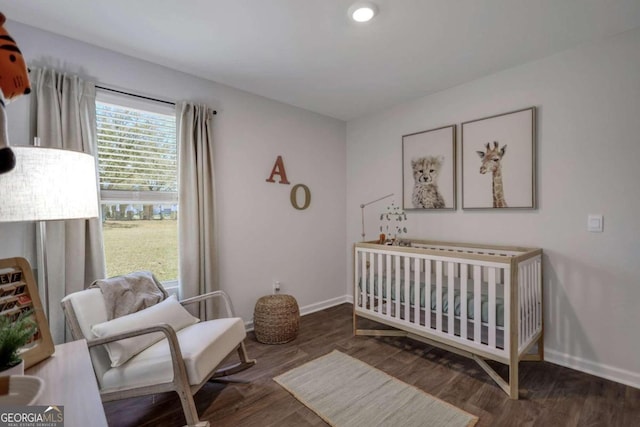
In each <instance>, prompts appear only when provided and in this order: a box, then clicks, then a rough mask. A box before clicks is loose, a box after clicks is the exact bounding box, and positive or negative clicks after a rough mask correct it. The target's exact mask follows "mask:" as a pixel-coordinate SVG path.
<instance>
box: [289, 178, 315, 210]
mask: <svg viewBox="0 0 640 427" xmlns="http://www.w3.org/2000/svg"><path fill="white" fill-rule="evenodd" d="M300 187H302V188H303V189H304V205H302V207H300V205H298V188H300ZM310 204H311V191H309V187H307V186H306V185H304V184H296V185H294V186H293V188H292V189H291V205H293V207H294V208H296V209H298V210H300V211H301V210H304V209H307V208H308V207H309V205H310Z"/></svg>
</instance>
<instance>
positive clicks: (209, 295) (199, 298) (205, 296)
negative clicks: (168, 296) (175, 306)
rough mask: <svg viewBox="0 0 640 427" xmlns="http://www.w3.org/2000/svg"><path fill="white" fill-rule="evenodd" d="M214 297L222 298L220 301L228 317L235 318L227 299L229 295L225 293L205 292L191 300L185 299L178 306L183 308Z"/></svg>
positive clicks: (229, 301) (229, 300)
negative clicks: (180, 305)
mask: <svg viewBox="0 0 640 427" xmlns="http://www.w3.org/2000/svg"><path fill="white" fill-rule="evenodd" d="M216 297H220V298H222V301H224V306H225V309H226V310H227V314H228V316H229V317H235V315H234V311H233V305H232V304H231V299H230V298H229V295H227V293H226V292H225V291H213V292H207V293H206V294H202V295H197V296H195V297H191V298H186V299H183V300H182V301H180V304H182V305H183V306H185V305H189V304H194V303H197V302H202V301H206V300H208V299H211V298H216Z"/></svg>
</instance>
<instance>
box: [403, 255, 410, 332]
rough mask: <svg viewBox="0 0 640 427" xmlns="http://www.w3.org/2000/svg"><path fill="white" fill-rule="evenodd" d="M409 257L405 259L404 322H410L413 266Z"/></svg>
mask: <svg viewBox="0 0 640 427" xmlns="http://www.w3.org/2000/svg"><path fill="white" fill-rule="evenodd" d="M409 261H410V259H409V257H408V256H405V257H404V320H405V322H408V321H409V306H410V304H411V295H410V289H409V288H410V281H411V265H410V263H409Z"/></svg>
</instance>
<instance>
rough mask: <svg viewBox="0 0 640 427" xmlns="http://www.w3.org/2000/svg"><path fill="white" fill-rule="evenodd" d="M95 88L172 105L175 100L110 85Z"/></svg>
mask: <svg viewBox="0 0 640 427" xmlns="http://www.w3.org/2000/svg"><path fill="white" fill-rule="evenodd" d="M96 89H102V90H106V91H109V92H114V93H119V94H121V95H127V96H134V97H136V98H141V99H146V100H149V101H155V102H160V103H162V104H169V105H173V106H175V105H176V103H175V102H171V101H165V100H164V99H158V98H152V97H150V96H144V95H138V94H135V93H130V92H125V91H122V90H117V89H112V88H110V87H104V86H99V85H96ZM213 114H218V112H217V111H216V110H213Z"/></svg>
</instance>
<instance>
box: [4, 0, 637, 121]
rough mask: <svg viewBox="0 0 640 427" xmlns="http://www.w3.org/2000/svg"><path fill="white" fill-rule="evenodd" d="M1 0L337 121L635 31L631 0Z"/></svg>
mask: <svg viewBox="0 0 640 427" xmlns="http://www.w3.org/2000/svg"><path fill="white" fill-rule="evenodd" d="M372 1H373V2H374V3H376V4H377V6H378V9H379V14H378V15H377V16H376V17H375V18H374V19H373V20H372V21H371V22H369V23H366V24H357V23H355V22H352V21H350V20H349V19H348V17H347V9H348V8H349V6H351V4H353V3H354V2H355V0H183V1H178V0H109V1H100V2H96V1H86V0H56V1H37V0H22V1H14V0H11V1H10V0H0V11H2V12H3V13H4V14H5V15H6V16H7V18H8V19H9V20H13V21H17V22H21V23H24V24H27V25H31V26H34V27H38V28H41V29H44V30H47V31H51V32H54V33H58V34H61V35H64V36H67V37H71V38H74V39H78V40H82V41H85V42H88V43H91V44H94V45H97V46H101V47H105V48H108V49H112V50H114V51H117V52H121V53H123V54H126V55H131V56H134V57H137V58H141V59H145V60H147V61H150V62H153V63H157V64H162V65H164V66H167V67H170V68H174V69H177V70H180V71H184V72H186V73H189V74H193V75H196V76H199V77H202V78H205V79H208V80H212V81H215V82H218V83H223V84H226V85H229V86H232V87H235V88H238V89H243V90H246V91H248V92H252V93H255V94H259V95H263V96H265V97H268V98H272V99H276V100H278V101H282V102H285V103H288V104H292V105H295V106H298V107H302V108H305V109H308V110H311V111H315V112H318V113H321V114H325V115H327V116H331V117H335V118H338V119H342V120H350V119H353V118H356V117H359V116H363V115H366V114H369V113H372V112H375V111H378V110H382V109H384V108H388V107H390V106H393V105H396V104H399V103H402V102H405V101H408V100H411V99H415V98H418V97H421V96H424V95H427V94H430V93H434V92H437V91H440V90H443V89H446V88H449V87H452V86H456V85H459V84H462V83H465V82H468V81H471V80H474V79H477V78H479V77H482V76H485V75H488V74H491V73H494V72H496V71H499V70H503V69H506V68H510V67H514V66H517V65H520V64H523V63H526V62H529V61H533V60H536V59H539V58H542V57H545V56H548V55H551V54H554V53H556V52H559V51H562V50H566V49H568V48H571V47H573V46H577V45H580V44H584V43H587V42H590V41H594V40H598V39H601V38H604V37H607V36H611V35H614V34H617V33H620V32H623V31H627V30H630V29H633V28H636V27H640V1H639V0H372Z"/></svg>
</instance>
